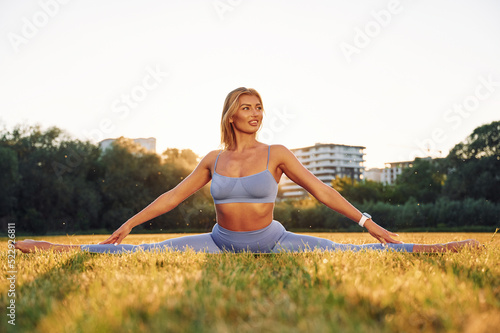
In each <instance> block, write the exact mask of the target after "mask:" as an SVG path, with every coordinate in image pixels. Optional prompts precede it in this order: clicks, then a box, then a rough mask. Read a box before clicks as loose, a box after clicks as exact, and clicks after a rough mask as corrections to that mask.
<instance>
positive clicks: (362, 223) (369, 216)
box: [358, 213, 372, 227]
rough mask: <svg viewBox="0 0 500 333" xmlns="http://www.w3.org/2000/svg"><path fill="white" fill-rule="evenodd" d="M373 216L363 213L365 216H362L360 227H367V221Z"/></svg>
mask: <svg viewBox="0 0 500 333" xmlns="http://www.w3.org/2000/svg"><path fill="white" fill-rule="evenodd" d="M371 218H372V217H371V215H370V214H368V213H363V215H362V216H361V219H360V220H359V222H358V224H359V226H360V227H364V226H365V222H366V220H368V219H371Z"/></svg>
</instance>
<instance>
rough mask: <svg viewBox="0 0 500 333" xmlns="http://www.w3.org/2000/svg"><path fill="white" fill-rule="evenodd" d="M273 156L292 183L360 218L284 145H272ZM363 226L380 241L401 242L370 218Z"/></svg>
mask: <svg viewBox="0 0 500 333" xmlns="http://www.w3.org/2000/svg"><path fill="white" fill-rule="evenodd" d="M273 148H274V149H273V156H274V157H275V158H277V159H278V166H277V167H278V168H279V169H281V171H283V173H285V175H287V177H288V178H290V180H292V181H293V182H294V183H296V184H298V185H300V186H302V187H303V188H304V189H305V190H306V191H307V192H309V193H311V194H312V195H313V196H314V197H315V198H316V199H318V201H320V202H321V203H323V204H324V205H326V206H327V207H329V208H331V209H333V210H334V211H336V212H338V213H340V214H342V215H344V216H345V217H347V218H349V219H351V220H352V221H355V222H356V223H357V222H358V221H359V220H360V219H361V216H362V214H361V212H360V211H359V210H357V209H356V208H355V207H354V206H353V205H352V204H351V203H349V202H348V201H347V200H346V199H345V198H344V197H343V196H342V195H341V194H340V193H339V192H337V191H336V190H335V189H334V188H333V187H331V186H328V185H326V184H325V183H323V182H322V181H321V180H319V179H318V178H317V177H316V176H315V175H314V174H312V173H311V172H310V171H309V170H307V169H306V168H305V167H304V166H303V165H302V163H300V161H299V160H298V159H297V158H296V157H295V155H294V154H293V153H292V152H291V151H290V150H289V149H288V148H286V147H284V146H281V145H275V146H273ZM364 226H365V228H366V229H367V230H368V232H369V233H370V234H371V235H372V236H373V237H375V238H376V239H377V240H378V241H380V242H381V243H384V244H385V243H402V242H400V241H397V240H395V239H393V238H392V237H394V236H398V235H397V234H395V233H393V232H390V231H387V230H386V229H384V228H382V227H381V226H379V225H378V224H376V223H375V222H374V221H373V220H372V219H368V220H367V221H366V222H365V225H364Z"/></svg>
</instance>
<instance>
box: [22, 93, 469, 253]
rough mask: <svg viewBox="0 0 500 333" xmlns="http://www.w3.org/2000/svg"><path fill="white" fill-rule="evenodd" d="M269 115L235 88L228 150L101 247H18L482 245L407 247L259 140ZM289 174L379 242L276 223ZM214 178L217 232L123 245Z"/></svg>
mask: <svg viewBox="0 0 500 333" xmlns="http://www.w3.org/2000/svg"><path fill="white" fill-rule="evenodd" d="M263 112H264V106H263V103H262V98H261V97H260V95H259V93H258V92H257V91H256V90H254V89H249V88H244V87H242V88H237V89H235V90H233V91H231V92H230V93H229V94H228V95H227V97H226V100H225V102H224V107H223V110H222V119H221V142H222V145H223V149H222V150H216V151H212V152H210V153H209V154H207V155H206V156H205V157H204V158H203V159H202V160H201V161H200V163H199V164H198V166H197V167H196V168H195V170H194V171H193V172H192V173H191V174H190V175H189V176H188V177H186V178H185V179H184V180H183V181H182V182H181V183H179V184H178V185H177V186H176V187H175V188H173V189H172V190H170V191H168V192H166V193H164V194H162V195H161V196H159V197H158V198H157V199H156V200H155V201H153V202H152V203H151V204H150V205H148V206H147V207H146V208H144V209H143V210H142V211H141V212H139V213H137V214H136V215H135V216H133V217H132V218H130V219H129V220H128V221H126V222H125V223H124V224H123V225H122V226H121V227H120V228H118V229H117V230H116V231H115V232H114V233H113V234H112V235H111V236H110V237H109V238H108V239H106V240H105V241H103V242H101V243H100V244H93V245H61V244H52V243H49V242H44V241H33V240H25V241H20V242H17V243H16V244H15V246H16V248H17V249H19V250H21V251H23V252H31V251H33V250H35V249H40V250H46V249H53V250H55V251H67V250H82V251H90V252H100V253H122V252H127V251H137V250H146V251H147V250H162V249H165V248H169V249H173V250H181V251H183V250H185V249H187V248H190V249H192V250H194V251H199V252H208V253H220V252H223V251H229V252H240V251H251V252H259V253H272V252H280V251H292V252H297V251H304V250H313V249H320V250H352V251H358V250H361V249H373V250H394V251H405V252H444V251H457V250H459V249H460V248H463V247H465V246H469V247H478V246H479V243H478V242H477V241H475V240H466V241H462V242H451V243H447V244H434V245H420V244H403V243H402V242H400V241H398V240H396V239H394V238H393V237H395V236H397V235H396V234H394V233H392V232H390V231H387V230H386V229H384V228H382V227H381V226H379V225H378V224H376V223H375V222H374V221H373V220H372V218H371V216H370V215H369V214H367V213H361V212H360V211H359V210H357V209H356V208H355V207H354V206H353V205H351V204H350V203H349V202H348V201H347V200H345V199H344V198H343V197H342V196H341V195H340V194H339V193H338V192H337V191H336V190H335V189H333V188H332V187H330V186H328V185H326V184H324V183H323V182H322V181H320V180H319V179H318V178H316V177H315V176H314V175H313V174H312V173H311V172H309V171H308V170H307V169H306V168H305V167H304V166H303V165H302V164H301V163H300V162H299V161H298V160H297V158H296V157H295V155H294V154H293V153H292V152H291V151H290V150H288V149H287V148H286V147H284V146H282V145H272V146H269V145H266V144H264V143H261V142H259V141H257V138H256V135H257V132H258V130H259V129H260V127H261V126H262V119H263ZM283 174H285V175H286V176H288V178H290V179H291V180H292V181H294V182H295V183H297V184H298V185H300V186H302V187H303V188H304V189H306V190H307V191H308V192H309V193H311V194H312V195H313V196H314V197H315V198H316V199H318V200H319V201H320V202H322V203H323V204H325V205H326V206H328V207H329V208H331V209H333V210H334V211H336V212H338V213H340V214H342V215H344V216H346V217H348V218H349V219H351V220H352V221H353V222H355V223H358V224H359V225H360V226H362V227H364V228H366V229H367V230H368V232H369V233H370V234H371V235H372V236H373V237H374V238H375V239H376V240H377V241H378V242H379V243H376V244H365V245H351V244H339V243H335V242H333V241H330V240H327V239H324V238H318V237H312V236H306V235H300V234H295V233H292V232H289V231H286V230H285V228H284V227H283V226H282V225H281V223H279V222H278V221H276V220H274V219H273V208H274V201H275V199H276V195H277V193H278V183H279V181H280V178H281V177H282V175H283ZM210 181H212V184H211V189H210V191H211V194H212V196H213V199H214V203H215V209H216V213H217V223H216V224H215V226H214V227H213V230H212V232H211V233H206V234H201V235H192V236H185V237H179V238H174V239H170V240H166V241H163V242H160V243H154V244H141V245H127V244H121V243H122V241H123V240H124V239H125V237H127V235H128V234H129V233H130V231H131V230H132V229H133V228H134V227H135V226H137V225H140V224H142V223H144V222H146V221H149V220H151V219H153V218H155V217H157V216H159V215H162V214H165V213H166V212H168V211H170V210H172V209H173V208H175V207H176V206H177V205H179V204H180V203H181V202H183V201H184V200H185V199H186V198H188V197H189V196H190V195H192V194H193V193H195V192H196V191H198V190H199V189H200V188H202V187H203V186H204V185H206V184H207V183H208V182H210Z"/></svg>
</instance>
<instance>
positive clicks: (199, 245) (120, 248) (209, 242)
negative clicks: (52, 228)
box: [15, 233, 221, 253]
mask: <svg viewBox="0 0 500 333" xmlns="http://www.w3.org/2000/svg"><path fill="white" fill-rule="evenodd" d="M15 247H16V249H18V250H20V251H21V252H25V253H27V252H34V251H35V250H42V251H46V250H53V251H57V252H63V251H73V250H76V251H80V250H82V251H88V252H93V253H126V252H135V251H139V250H142V251H155V250H156V251H161V250H165V249H167V248H168V249H172V250H179V251H186V250H187V249H188V248H189V249H191V250H193V251H195V252H207V253H220V252H221V250H220V249H219V248H218V247H217V245H216V244H215V243H214V241H213V239H212V236H211V235H210V234H209V233H207V234H201V235H192V236H184V237H178V238H172V239H168V240H166V241H163V242H160V243H151V244H141V245H130V244H119V245H114V244H88V245H63V244H52V243H49V242H45V241H34V240H31V239H28V240H24V241H20V242H16V243H15Z"/></svg>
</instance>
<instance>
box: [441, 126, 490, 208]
mask: <svg viewBox="0 0 500 333" xmlns="http://www.w3.org/2000/svg"><path fill="white" fill-rule="evenodd" d="M446 161H447V167H448V179H447V181H446V184H445V186H444V190H443V191H444V194H445V195H446V196H448V197H449V198H451V199H454V200H457V199H458V200H463V199H465V198H475V199H479V198H484V199H486V200H490V201H492V202H500V191H499V190H498V189H499V188H500V121H494V122H492V123H490V124H486V125H483V126H480V127H478V128H476V129H475V130H474V131H473V132H472V133H471V134H470V135H469V136H468V137H467V138H466V139H465V140H464V141H463V142H460V143H459V144H457V145H455V147H453V149H452V150H451V151H450V153H449V154H448V156H447V157H446Z"/></svg>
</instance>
